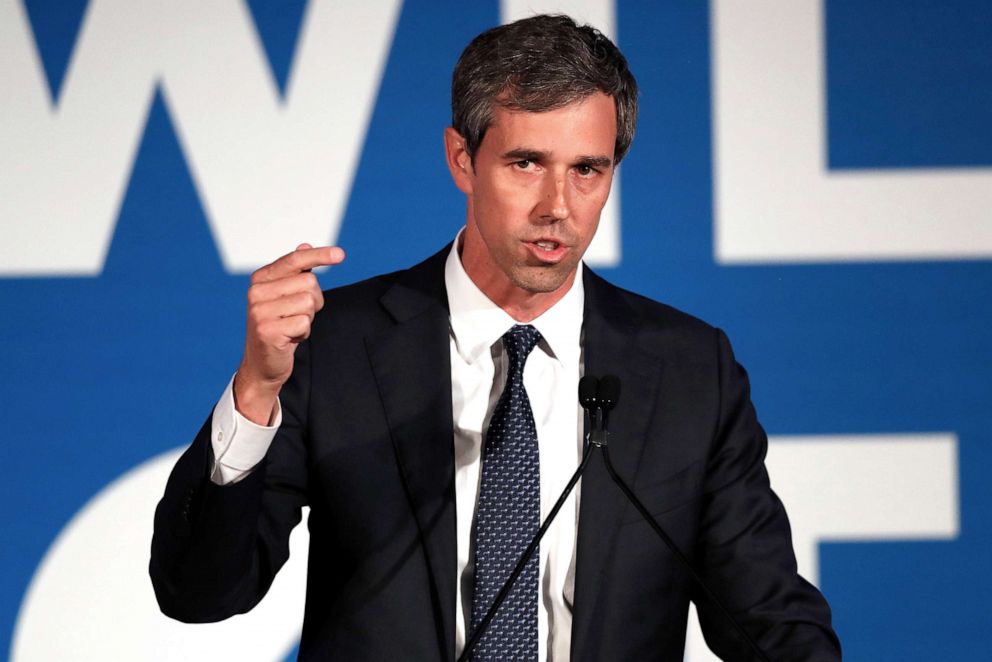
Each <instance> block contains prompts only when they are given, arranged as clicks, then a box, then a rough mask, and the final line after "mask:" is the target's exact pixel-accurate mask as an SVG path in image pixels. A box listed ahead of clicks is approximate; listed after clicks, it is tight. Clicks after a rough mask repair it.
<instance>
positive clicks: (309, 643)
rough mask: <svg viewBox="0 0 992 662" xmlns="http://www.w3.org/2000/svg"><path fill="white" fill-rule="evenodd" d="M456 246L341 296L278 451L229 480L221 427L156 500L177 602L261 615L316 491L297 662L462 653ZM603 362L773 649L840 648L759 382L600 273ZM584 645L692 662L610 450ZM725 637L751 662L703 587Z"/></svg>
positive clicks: (634, 427)
mask: <svg viewBox="0 0 992 662" xmlns="http://www.w3.org/2000/svg"><path fill="white" fill-rule="evenodd" d="M447 250H448V249H444V250H442V251H441V252H440V253H438V254H437V255H435V256H433V257H432V258H430V259H428V260H427V261H426V262H423V263H421V264H419V265H417V266H415V267H413V268H412V269H409V270H406V271H402V272H396V273H393V274H388V275H384V276H380V277H377V278H373V279H371V280H368V281H365V282H362V283H358V284H355V285H351V286H348V287H343V288H340V289H336V290H331V291H328V292H327V293H326V305H325V307H324V309H323V310H322V311H321V312H320V313H319V314H318V316H317V318H316V319H315V321H314V324H313V329H312V335H311V337H310V339H309V341H307V342H304V343H302V344H301V345H300V347H299V349H298V351H297V354H296V364H295V367H294V371H293V376H292V378H291V379H290V380H289V382H287V384H286V385H285V387H284V388H283V391H282V394H281V401H282V407H283V424H282V427H281V428H280V430H279V432H278V434H277V437H276V439H275V441H274V442H273V444H272V447H271V448H270V450H269V452H268V455H267V457H266V458H265V460H264V462H263V463H262V464H261V465H260V466H259V467H258V468H257V469H256V470H255V471H254V472H253V473H252V474H250V475H249V476H248V477H247V478H246V479H245V480H243V481H241V482H239V483H236V484H234V485H229V486H224V487H220V486H217V485H214V484H213V483H211V482H210V480H209V478H208V475H209V471H210V467H211V464H212V461H213V458H212V451H211V444H210V439H209V435H210V421H209V420H208V421H207V422H206V424H205V425H204V426H203V428H202V429H201V430H200V433H199V434H198V435H197V437H196V439H195V441H194V442H193V444H192V446H191V447H190V448H189V449H188V450H187V451H186V452H185V453H184V454H183V456H182V457H181V459H180V460H179V461H178V463H177V465H176V467H175V469H174V470H173V473H172V475H171V477H170V479H169V482H168V485H167V487H166V490H165V495H164V497H163V498H162V501H161V502H160V504H159V506H158V509H157V511H156V515H155V534H154V539H153V542H152V557H151V565H150V572H151V577H152V581H153V584H154V587H155V592H156V595H157V597H158V601H159V604H160V606H161V608H162V610H163V611H164V612H165V613H166V614H168V615H169V616H172V617H174V618H177V619H179V620H183V621H190V622H203V621H216V620H220V619H223V618H227V617H228V616H231V615H232V614H237V613H243V612H246V611H248V610H249V609H251V608H252V607H253V606H254V605H255V604H256V603H257V602H258V601H259V600H260V599H261V598H262V596H263V595H264V594H265V592H266V590H267V589H268V587H269V585H270V583H271V582H272V579H273V577H274V575H275V573H276V571H277V570H278V569H279V568H280V567H281V566H282V564H283V563H284V562H285V560H286V558H287V556H288V539H289V532H290V530H291V529H292V528H293V526H295V525H296V524H297V523H298V522H299V520H300V517H301V515H300V508H301V507H302V506H303V505H309V506H310V518H309V528H310V561H309V575H308V580H307V602H306V615H305V618H304V625H303V633H302V640H301V645H300V659H302V660H309V659H313V660H318V659H319V660H347V661H349V662H352V661H355V660H453V659H454V632H455V617H456V615H455V582H456V577H455V575H456V557H455V554H456V545H455V489H454V456H453V452H454V451H453V441H452V434H453V433H452V414H451V383H450V374H451V373H450V362H449V346H448V343H449V341H448V334H449V332H448V310H447V299H446V294H445V288H444V260H445V256H446V254H447ZM583 277H584V279H585V280H584V283H585V292H586V303H585V321H584V351H585V371H586V373H587V374H593V375H603V374H609V373H612V374H616V375H618V376H619V377H620V379H621V380H622V382H623V385H624V393H623V395H622V396H621V398H620V402H619V405H618V406H617V408H616V410H615V411H614V412H613V414H612V416H611V439H612V442H611V446H610V448H611V457H612V459H613V461H614V464H615V465H616V467H617V470H618V471H619V472H620V474H621V475H622V476H624V477H625V479H626V480H627V482H628V483H629V484H631V485H632V486H633V489H634V491H635V492H636V493H637V494H638V495H639V496H640V498H641V500H642V501H644V502H645V504H646V505H647V507H648V508H649V509H650V510H651V511H652V512H653V513H654V514H655V515H656V516H657V518H658V519H659V520H660V522H661V524H662V526H663V527H665V528H666V529H667V531H668V532H669V534H670V535H671V536H672V538H673V539H674V540H675V542H676V543H677V544H678V545H679V546H680V547H681V549H682V550H683V551H684V552H685V553H687V554H688V555H689V556H690V557H691V558H692V559H693V560H694V563H695V565H696V566H697V568H698V570H699V571H700V572H701V573H702V575H703V576H704V577H705V579H706V581H707V582H708V583H709V585H710V587H711V588H712V590H713V591H714V592H715V593H716V594H718V595H719V596H722V598H723V600H724V601H725V603H726V604H727V606H728V608H729V609H730V610H731V611H732V612H734V613H735V614H736V615H737V616H738V618H739V619H740V620H741V621H742V622H743V624H744V626H745V627H746V628H747V629H748V630H749V632H751V633H752V634H753V636H754V637H755V638H756V639H758V641H759V642H760V644H761V645H762V647H763V648H764V649H765V650H766V651H767V652H768V655H769V657H770V658H771V659H772V660H776V661H781V660H836V659H839V658H840V653H839V645H838V643H837V638H836V636H835V635H834V633H833V631H832V630H831V627H830V610H829V608H828V607H827V604H826V602H825V601H824V600H823V598H822V596H821V595H820V594H819V593H818V592H817V591H816V589H814V588H813V587H812V586H810V585H809V584H808V583H806V582H805V581H804V580H802V579H801V578H800V577H799V576H798V575H797V574H796V565H795V559H794V555H793V551H792V544H791V538H790V531H789V523H788V520H787V518H786V515H785V511H784V510H783V508H782V504H781V503H780V502H779V500H778V498H776V496H775V495H774V494H773V493H772V491H771V489H770V488H769V485H768V477H767V474H766V472H765V468H764V463H763V460H764V455H765V450H766V444H767V442H766V438H765V434H764V432H763V431H762V429H761V427H760V426H759V425H758V422H757V420H756V418H755V414H754V410H753V408H752V406H751V403H750V399H749V396H748V383H747V377H746V375H745V373H744V371H743V369H742V368H741V367H740V366H739V365H737V363H736V362H735V361H734V357H733V355H732V353H731V349H730V345H729V343H728V342H727V339H726V337H725V336H724V335H723V333H722V332H720V331H719V330H717V329H714V328H712V327H710V326H708V325H706V324H704V323H703V322H700V321H698V320H696V319H694V318H692V317H689V316H688V315H685V314H683V313H680V312H678V311H676V310H674V309H672V308H670V307H668V306H664V305H662V304H659V303H656V302H653V301H650V300H648V299H645V298H643V297H640V296H638V295H635V294H632V293H630V292H627V291H624V290H621V289H618V288H616V287H614V286H612V285H610V284H608V283H607V282H605V281H604V280H602V279H601V278H599V277H598V276H596V275H594V274H593V273H591V272H590V271H588V270H586V271H585V272H584V274H583ZM581 491H582V492H581V506H580V515H579V525H578V540H577V560H576V564H577V566H576V578H575V604H574V614H573V629H572V659H573V660H588V661H592V660H681V659H682V649H683V646H684V638H685V630H686V618H687V608H688V603H689V600H690V599H695V598H697V595H696V591H695V588H694V587H693V586H692V584H691V583H690V580H689V579H688V578H687V575H686V573H685V571H684V570H683V569H682V568H680V567H679V566H678V565H677V564H676V562H675V559H673V558H672V556H671V554H670V553H669V552H668V551H667V550H666V549H665V547H664V546H663V545H662V543H661V542H660V541H659V540H658V539H656V538H655V535H654V533H653V532H652V531H651V529H650V528H649V526H648V525H647V524H645V523H644V522H643V521H641V519H640V517H639V516H638V515H637V513H636V512H635V511H634V510H633V508H632V507H630V506H628V505H627V503H626V501H625V500H624V497H623V495H622V494H621V493H620V492H619V490H617V488H616V487H615V486H614V485H613V483H612V482H611V481H610V479H609V477H608V475H607V473H606V471H605V469H604V467H603V463H602V458H599V457H593V460H592V461H591V463H590V466H589V468H588V470H587V472H586V474H585V476H584V477H583V479H582V483H581ZM698 609H699V614H700V618H701V621H702V625H703V629H704V633H705V635H706V637H707V641H708V643H709V644H710V646H711V648H713V649H714V650H715V651H716V652H717V653H718V654H719V655H721V656H722V657H723V658H725V659H733V660H747V659H751V657H750V655H749V654H748V652H747V650H746V649H745V648H744V647H743V646H742V645H741V644H740V643H739V642H738V641H737V639H736V637H735V636H734V635H733V634H732V633H731V628H730V626H729V625H728V624H727V623H725V622H724V621H723V620H722V619H721V616H720V615H719V614H718V613H716V611H715V609H714V608H713V607H712V606H711V605H709V604H707V603H706V602H705V601H699V603H698Z"/></svg>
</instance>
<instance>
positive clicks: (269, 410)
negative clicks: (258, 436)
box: [234, 370, 281, 426]
mask: <svg viewBox="0 0 992 662" xmlns="http://www.w3.org/2000/svg"><path fill="white" fill-rule="evenodd" d="M280 389H281V385H274V384H263V383H259V382H257V381H254V380H252V379H249V378H247V377H244V376H242V374H241V371H240V370H239V371H238V373H237V374H235V375H234V408H235V409H236V410H237V411H238V413H239V414H241V415H242V416H244V417H245V418H247V419H248V420H249V421H251V422H252V423H255V424H256V425H262V426H269V425H271V424H272V419H273V418H274V417H275V414H276V402H277V401H278V397H279V390H280Z"/></svg>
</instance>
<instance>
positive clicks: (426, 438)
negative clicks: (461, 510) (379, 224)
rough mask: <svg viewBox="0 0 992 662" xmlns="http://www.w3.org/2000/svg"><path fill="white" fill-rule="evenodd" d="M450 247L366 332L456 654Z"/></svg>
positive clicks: (416, 272) (412, 273)
mask: <svg viewBox="0 0 992 662" xmlns="http://www.w3.org/2000/svg"><path fill="white" fill-rule="evenodd" d="M447 251H448V249H447V248H446V249H444V250H442V251H441V252H440V253H438V254H437V255H435V256H434V257H432V258H430V259H429V260H427V261H426V262H424V263H422V264H421V265H418V266H416V267H414V268H412V269H410V270H409V271H407V272H404V273H403V274H401V275H400V276H399V277H398V278H397V281H396V283H395V284H394V285H393V286H392V287H391V288H390V289H389V290H388V291H387V292H386V294H385V295H384V296H383V298H382V304H383V306H384V307H385V308H386V310H387V311H389V313H390V314H391V315H392V316H393V318H394V319H395V320H396V324H395V325H394V326H392V327H390V328H388V329H386V330H385V331H382V332H380V333H378V334H376V335H374V336H371V337H369V338H367V339H366V348H367V350H368V355H369V361H370V363H371V365H372V371H373V373H374V374H375V378H376V383H377V385H378V388H379V395H380V397H381V399H382V406H383V409H384V410H385V415H386V422H387V424H388V425H389V429H390V432H391V436H392V442H393V447H394V449H395V452H396V457H397V461H398V463H399V467H400V471H401V474H402V476H403V480H404V487H405V489H406V491H407V495H408V497H409V499H410V503H411V506H412V509H413V512H414V516H415V518H416V521H417V526H418V528H419V531H420V534H421V538H422V541H423V545H424V550H425V553H426V556H427V562H428V569H429V574H430V579H431V582H432V586H431V590H432V596H431V597H432V602H433V604H434V608H435V612H436V613H437V614H438V616H439V618H438V630H437V636H438V640H439V641H438V644H439V646H440V648H441V650H442V654H443V659H447V660H450V659H451V658H452V656H453V654H454V642H455V621H454V618H455V581H456V577H455V575H456V573H457V558H456V554H457V547H456V541H455V488H454V445H453V431H452V413H451V367H450V360H451V359H450V353H449V352H450V350H449V340H448V334H449V331H448V308H447V297H446V294H445V289H444V261H445V256H446V255H447Z"/></svg>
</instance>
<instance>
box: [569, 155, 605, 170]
mask: <svg viewBox="0 0 992 662" xmlns="http://www.w3.org/2000/svg"><path fill="white" fill-rule="evenodd" d="M575 163H576V165H584V166H590V167H593V168H609V167H610V166H611V165H613V159H611V158H610V157H608V156H602V155H600V156H580V157H579V158H577V159H575Z"/></svg>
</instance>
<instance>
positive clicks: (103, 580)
mask: <svg viewBox="0 0 992 662" xmlns="http://www.w3.org/2000/svg"><path fill="white" fill-rule="evenodd" d="M181 452H182V449H177V450H174V451H169V452H167V453H164V454H162V455H159V456H158V457H155V458H153V459H151V460H148V461H147V462H144V463H142V464H141V465H139V466H137V467H135V468H134V469H131V470H130V471H128V472H127V473H125V474H124V475H122V476H121V477H119V478H118V479H117V480H115V481H114V482H112V483H110V484H109V485H107V486H106V487H105V488H104V489H103V490H102V491H101V492H100V493H99V494H97V495H96V496H95V497H94V498H93V499H91V500H90V501H89V502H88V503H87V504H86V505H85V506H83V508H82V509H81V510H80V511H79V512H78V513H77V514H76V515H75V517H73V518H72V520H71V521H70V522H69V523H68V524H67V525H66V526H65V528H63V529H62V531H61V532H60V533H59V535H58V536H57V537H56V539H55V541H54V542H53V543H52V546H51V547H50V548H49V550H48V552H47V553H46V554H45V557H44V558H43V559H42V561H41V564H40V565H39V566H38V569H37V570H36V571H35V574H34V577H33V578H32V580H31V584H30V585H29V586H28V590H27V593H26V595H25V598H24V601H23V602H22V603H21V609H20V612H19V614H18V618H17V623H16V625H15V627H14V635H13V644H12V646H11V660H12V662H36V661H38V660H45V661H47V660H80V661H89V660H92V661H93V662H105V661H106V660H146V661H148V662H155V661H158V660H163V661H164V660H182V661H183V662H197V661H199V660H203V661H204V662H207V661H209V662H216V660H233V659H239V660H272V661H273V662H277V661H280V660H283V659H285V657H286V655H287V654H288V653H289V652H290V651H291V650H292V648H293V646H294V645H296V642H297V641H298V640H299V635H300V627H301V625H302V623H303V605H304V599H305V590H306V567H307V546H308V541H309V534H308V532H307V530H306V527H305V526H299V527H297V528H296V529H295V530H294V532H293V534H292V535H291V536H290V560H289V561H287V563H286V565H285V566H283V568H282V571H281V572H280V573H279V575H278V577H277V578H276V581H275V582H274V583H273V585H272V588H271V589H270V590H269V592H268V594H267V595H266V596H265V599H264V600H262V602H261V603H260V604H259V605H258V606H256V608H255V609H254V610H252V611H251V612H250V613H248V614H244V615H241V616H235V617H233V618H229V619H227V620H226V621H223V622H220V623H211V624H207V625H187V624H183V623H179V622H177V621H174V620H172V619H170V618H168V617H166V616H164V615H163V614H162V613H161V611H159V608H158V604H157V603H156V602H155V595H154V593H153V591H152V586H151V580H150V579H149V578H148V560H149V555H150V549H151V539H152V522H153V515H154V512H155V506H156V504H157V503H158V500H159V498H160V497H161V495H162V492H163V490H164V488H165V482H166V480H167V478H168V476H169V472H170V471H171V469H172V466H173V465H174V464H175V462H176V460H177V459H178V457H179V455H180V453H181Z"/></svg>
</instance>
